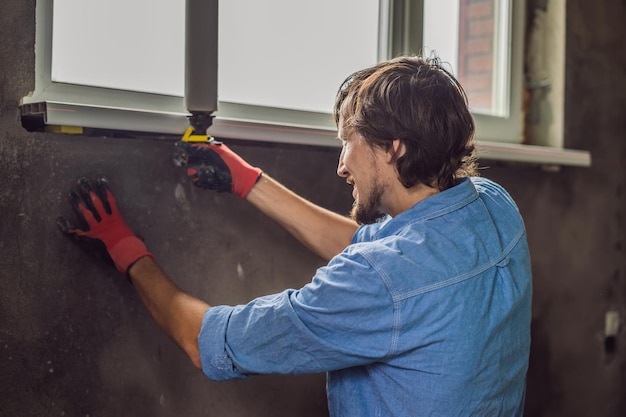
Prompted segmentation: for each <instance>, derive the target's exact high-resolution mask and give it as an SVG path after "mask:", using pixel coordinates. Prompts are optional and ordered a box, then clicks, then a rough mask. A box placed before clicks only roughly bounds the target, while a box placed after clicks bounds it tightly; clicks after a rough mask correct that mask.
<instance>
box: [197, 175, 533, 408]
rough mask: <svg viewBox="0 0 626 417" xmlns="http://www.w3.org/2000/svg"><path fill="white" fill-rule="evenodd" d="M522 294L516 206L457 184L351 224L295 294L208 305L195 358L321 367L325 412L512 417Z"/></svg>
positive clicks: (521, 371) (527, 292) (219, 366)
mask: <svg viewBox="0 0 626 417" xmlns="http://www.w3.org/2000/svg"><path fill="white" fill-rule="evenodd" d="M531 292H532V288H531V269H530V257H529V253H528V247H527V242H526V234H525V230H524V224H523V221H522V219H521V216H520V214H519V212H518V210H517V207H516V206H515V203H514V202H513V201H512V199H511V197H510V196H509V195H508V194H507V193H506V191H505V190H504V189H503V188H502V187H500V186H499V185H497V184H495V183H493V182H491V181H489V180H486V179H482V178H472V179H465V180H463V181H462V182H460V183H459V184H458V185H457V186H455V187H453V188H451V189H448V190H446V191H444V192H441V193H438V194H436V195H434V196H432V197H429V198H427V199H425V200H423V201H421V202H419V203H418V204H416V205H415V206H414V207H412V208H411V209H409V210H407V211H405V212H403V213H401V214H400V215H398V216H396V217H395V218H388V219H387V220H385V221H384V222H381V223H377V224H374V225H368V226H363V227H361V228H359V230H358V231H357V232H356V234H355V236H354V238H353V243H352V244H351V245H350V246H348V247H347V248H346V249H345V250H344V251H343V252H342V253H341V254H339V255H337V256H336V257H335V258H333V259H332V260H331V261H330V262H329V263H328V265H327V266H325V267H322V268H320V269H319V270H318V271H317V272H316V274H315V276H314V277H313V279H312V281H311V282H310V283H309V284H307V285H305V286H304V287H303V288H302V289H300V290H286V291H284V292H282V293H279V294H274V295H269V296H265V297H260V298H257V299H255V300H253V301H251V302H250V303H248V304H247V305H241V306H235V307H229V306H218V307H214V308H210V309H209V310H207V312H206V314H205V317H204V320H203V325H202V330H201V333H200V335H199V339H198V340H199V346H200V353H201V358H202V366H203V370H204V373H205V374H206V375H207V376H208V377H209V378H211V379H214V380H225V379H236V378H245V377H247V376H249V375H254V374H290V373H294V374H295V373H311V372H322V371H325V372H328V373H327V392H328V406H329V411H330V415H331V416H342V417H349V416H355V417H356V416H358V417H366V416H411V417H416V416H446V417H451V416H506V417H510V416H522V411H523V402H524V393H525V378H526V371H527V367H528V355H529V349H530V318H531Z"/></svg>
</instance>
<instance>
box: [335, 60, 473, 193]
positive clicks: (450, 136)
mask: <svg viewBox="0 0 626 417" xmlns="http://www.w3.org/2000/svg"><path fill="white" fill-rule="evenodd" d="M334 113H335V121H336V122H337V125H338V126H339V124H340V123H341V125H342V130H343V131H344V132H345V133H346V134H347V133H349V132H356V133H358V134H359V135H360V136H362V137H363V138H364V139H365V140H366V141H367V142H368V143H369V145H370V146H372V147H377V148H381V149H383V150H385V151H387V152H390V151H393V148H394V146H397V145H394V141H395V143H396V144H397V141H396V140H399V142H400V143H401V144H402V145H403V149H404V152H403V153H402V154H401V155H398V156H397V158H396V160H395V164H396V170H397V175H398V179H399V180H400V182H401V183H402V184H403V185H404V187H406V188H411V187H414V186H415V185H418V184H424V185H427V186H430V187H434V188H436V189H438V190H445V189H447V188H450V187H451V186H453V185H454V183H455V179H456V178H459V177H462V176H471V175H476V167H475V159H474V145H473V136H474V121H473V119H472V116H471V114H470V112H469V110H468V107H467V97H466V95H465V92H464V91H463V88H462V87H461V85H460V84H459V83H458V82H457V80H456V79H455V78H454V76H452V75H451V74H450V73H449V72H448V71H446V70H445V69H444V68H442V66H441V63H440V61H439V60H438V59H437V58H428V59H426V58H420V57H399V58H395V59H392V60H389V61H386V62H382V63H380V64H378V65H375V66H373V67H370V68H366V69H364V70H361V71H357V72H355V73H354V74H352V75H350V76H349V77H348V78H347V79H346V80H345V81H344V82H343V84H342V86H341V87H340V89H339V92H338V94H337V99H336V102H335V109H334Z"/></svg>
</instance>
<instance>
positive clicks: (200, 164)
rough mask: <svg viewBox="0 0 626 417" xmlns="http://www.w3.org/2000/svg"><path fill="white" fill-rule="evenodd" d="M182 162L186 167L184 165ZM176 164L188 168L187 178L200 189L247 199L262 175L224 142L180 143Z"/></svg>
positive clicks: (177, 149) (176, 154)
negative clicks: (227, 193)
mask: <svg viewBox="0 0 626 417" xmlns="http://www.w3.org/2000/svg"><path fill="white" fill-rule="evenodd" d="M181 161H182V163H181ZM175 163H176V164H177V165H182V164H185V163H186V164H187V175H188V176H189V177H191V181H193V183H194V184H195V185H197V186H198V187H202V188H207V189H210V190H217V191H220V192H229V193H233V194H235V195H238V196H239V197H241V198H246V196H247V195H248V193H249V192H250V190H252V188H253V187H254V185H255V184H256V182H257V181H258V180H259V178H260V177H261V174H262V171H261V169H259V168H256V167H253V166H252V165H250V164H248V163H247V162H246V161H244V160H243V159H242V158H241V157H240V156H239V155H237V154H236V153H234V152H233V151H231V150H230V149H229V148H228V147H227V146H226V145H224V144H223V143H221V142H217V141H213V142H210V143H189V142H183V141H180V142H177V143H176V153H175Z"/></svg>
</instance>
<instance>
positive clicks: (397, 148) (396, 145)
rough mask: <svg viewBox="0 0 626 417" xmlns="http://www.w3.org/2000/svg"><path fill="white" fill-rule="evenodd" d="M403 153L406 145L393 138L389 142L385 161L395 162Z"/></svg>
mask: <svg viewBox="0 0 626 417" xmlns="http://www.w3.org/2000/svg"><path fill="white" fill-rule="evenodd" d="M405 153H406V147H405V146H404V142H402V141H401V140H400V139H394V140H393V142H391V146H390V147H389V150H388V151H387V162H388V163H391V162H395V161H397V160H398V158H400V157H401V156H402V155H404V154H405Z"/></svg>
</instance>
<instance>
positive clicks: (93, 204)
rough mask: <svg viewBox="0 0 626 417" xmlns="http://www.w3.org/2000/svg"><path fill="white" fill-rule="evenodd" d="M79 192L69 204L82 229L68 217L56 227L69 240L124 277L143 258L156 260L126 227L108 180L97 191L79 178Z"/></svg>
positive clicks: (101, 178)
mask: <svg viewBox="0 0 626 417" xmlns="http://www.w3.org/2000/svg"><path fill="white" fill-rule="evenodd" d="M77 191H78V192H76V191H71V192H70V202H71V204H72V207H73V208H74V210H75V211H76V215H77V217H78V220H79V221H80V223H81V226H80V227H81V228H74V227H73V226H72V225H71V223H70V222H69V221H68V220H67V219H66V218H65V217H59V218H58V220H57V225H58V226H59V228H60V229H61V231H62V232H63V233H64V234H65V235H66V236H68V237H70V238H71V239H72V240H74V241H75V242H76V243H78V244H79V245H80V246H82V247H83V248H85V249H87V250H88V251H90V252H94V253H95V254H96V255H98V256H99V257H101V258H102V259H104V260H105V261H107V262H108V263H109V264H112V265H114V266H115V267H116V268H117V270H118V271H120V272H121V273H122V274H126V272H127V271H128V268H129V267H130V266H131V265H132V264H133V263H135V262H136V261H137V260H139V259H140V258H142V257H144V256H150V257H151V258H153V259H154V255H152V254H151V253H150V252H148V250H147V248H146V245H145V244H144V243H143V241H142V240H141V239H139V238H138V237H137V236H136V235H135V234H134V233H133V232H132V231H131V230H130V228H129V227H128V226H127V225H126V222H125V221H124V218H123V217H122V215H121V214H120V212H119V210H118V207H117V202H116V200H115V196H113V193H112V192H111V190H110V189H109V182H108V180H107V179H106V177H104V176H99V177H98V178H97V179H96V187H95V189H93V188H92V187H91V185H90V184H89V181H88V180H87V179H86V178H79V179H78V190H77Z"/></svg>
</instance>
